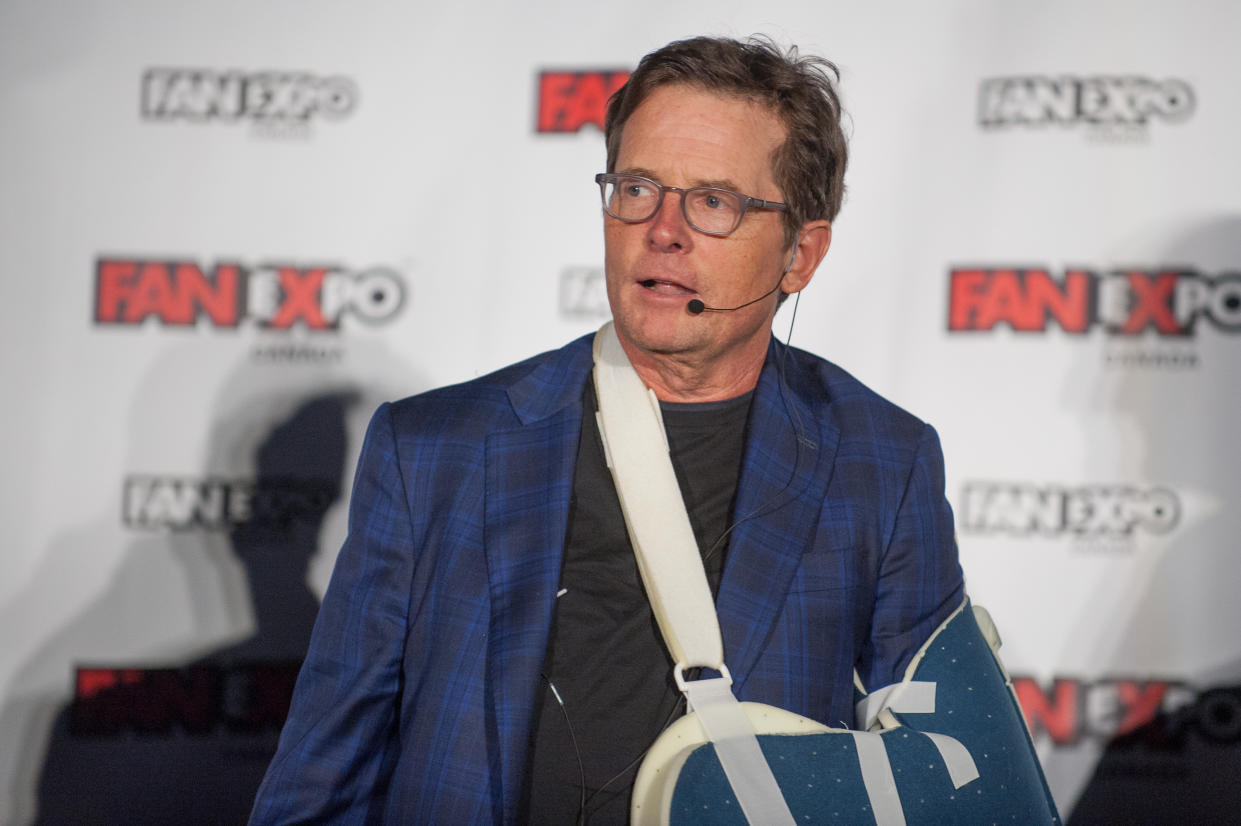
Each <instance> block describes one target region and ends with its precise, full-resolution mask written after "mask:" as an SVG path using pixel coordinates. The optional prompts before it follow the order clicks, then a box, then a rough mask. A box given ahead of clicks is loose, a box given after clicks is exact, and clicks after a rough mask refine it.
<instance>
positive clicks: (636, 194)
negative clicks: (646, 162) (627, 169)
mask: <svg viewBox="0 0 1241 826" xmlns="http://www.w3.org/2000/svg"><path fill="white" fill-rule="evenodd" d="M621 192H622V193H624V195H625V197H626V198H649V197H651V196H653V195H654V194H655V191H654V190H653V189H652V188H651V185H650V184H649V183H647V182H646V181H643V180H638V179H634V178H628V179H626V180H624V181H622V182H621Z"/></svg>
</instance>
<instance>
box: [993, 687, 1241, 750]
mask: <svg viewBox="0 0 1241 826" xmlns="http://www.w3.org/2000/svg"><path fill="white" fill-rule="evenodd" d="M1013 689H1014V690H1015V691H1016V693H1017V699H1018V700H1019V701H1020V703H1021V710H1022V712H1023V713H1024V714H1025V718H1026V722H1027V723H1028V724H1029V726H1030V730H1031V732H1032V733H1033V734H1034V736H1035V737H1036V738H1042V737H1046V738H1047V739H1048V740H1050V741H1051V742H1052V743H1053V744H1055V745H1057V746H1072V745H1076V744H1078V743H1081V742H1083V741H1096V742H1097V741H1104V740H1110V739H1113V738H1118V737H1126V738H1128V739H1131V740H1133V741H1135V743H1138V744H1141V745H1144V746H1146V747H1147V748H1148V749H1154V750H1156V751H1165V750H1166V751H1172V752H1179V751H1181V750H1183V749H1184V742H1185V739H1186V737H1187V736H1189V735H1191V734H1195V735H1197V736H1198V737H1201V738H1205V739H1206V740H1209V741H1211V742H1214V743H1219V744H1226V743H1238V742H1241V687H1238V686H1231V687H1226V686H1225V687H1221V686H1217V687H1214V688H1210V689H1206V690H1201V689H1195V688H1193V687H1190V686H1188V685H1186V684H1185V683H1182V682H1178V681H1174V680H1161V679H1151V678H1145V679H1134V678H1114V679H1101V680H1081V679H1075V678H1071V677H1057V678H1055V679H1054V680H1052V682H1051V683H1050V684H1046V685H1044V684H1041V683H1039V681H1038V680H1036V679H1034V678H1033V677H1028V676H1014V677H1013Z"/></svg>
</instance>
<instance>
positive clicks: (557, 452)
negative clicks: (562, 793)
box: [484, 336, 591, 823]
mask: <svg viewBox="0 0 1241 826" xmlns="http://www.w3.org/2000/svg"><path fill="white" fill-rule="evenodd" d="M590 345H591V341H590V337H589V336H587V337H584V338H581V339H578V340H577V341H574V342H572V343H571V344H569V345H568V346H566V347H565V348H563V349H561V350H559V351H556V352H555V353H551V354H547V355H545V356H542V357H539V358H538V359H536V361H535V364H534V367H533V369H530V370H529V371H528V372H527V373H525V375H523V376H521V377H519V378H518V379H517V380H516V381H514V382H513V383H512V384H511V385H510V386H509V388H508V391H507V392H508V399H509V403H510V404H511V405H512V407H513V411H514V413H515V414H516V417H517V421H518V425H517V426H516V427H513V428H510V429H507V430H499V431H496V432H493V433H491V434H490V435H489V436H488V437H487V447H486V459H485V461H486V493H485V497H486V505H485V517H484V518H485V527H484V532H485V536H486V541H485V553H486V559H487V577H488V587H489V591H490V594H491V619H490V623H489V629H488V640H487V645H488V657H487V677H486V680H487V692H488V697H489V702H488V704H487V708H488V714H489V715H490V719H489V720H488V726H487V729H488V739H489V740H490V741H491V742H490V743H489V748H488V752H489V754H490V762H491V773H492V776H493V777H498V778H499V785H498V787H497V786H493V787H492V793H493V796H492V813H493V819H494V820H495V821H496V822H502V823H515V822H517V821H518V820H519V819H520V817H521V814H522V812H521V805H522V794H523V792H524V775H525V767H526V764H527V762H528V759H529V755H528V751H529V743H530V740H529V737H530V731H531V728H532V726H533V725H534V718H533V710H534V708H535V706H536V705H537V703H536V698H537V696H538V691H539V690H540V683H539V674H540V671H541V670H542V668H543V660H544V658H545V656H546V651H547V640H548V637H549V635H550V633H551V622H552V615H553V611H554V607H555V601H556V589H557V587H558V586H559V581H560V566H561V562H562V559H563V556H564V540H565V531H566V528H567V525H568V519H569V501H570V497H571V496H572V492H573V470H574V461H575V458H576V455H577V445H578V437H579V434H580V433H581V424H582V408H581V400H582V390H583V388H584V386H585V382H586V379H587V376H588V375H589V373H590V368H591V353H590ZM518 369H520V368H518Z"/></svg>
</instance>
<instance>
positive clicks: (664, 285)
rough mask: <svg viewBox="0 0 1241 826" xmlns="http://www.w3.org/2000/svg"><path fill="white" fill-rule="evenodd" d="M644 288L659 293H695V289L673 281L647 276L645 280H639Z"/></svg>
mask: <svg viewBox="0 0 1241 826" xmlns="http://www.w3.org/2000/svg"><path fill="white" fill-rule="evenodd" d="M638 283H639V284H641V285H642V286H643V287H644V288H646V289H648V290H650V291H651V292H655V293H659V294H660V295H697V294H698V293H697V291H696V290H691V289H690V288H689V287H686V286H685V285H683V284H678V283H677V282H675V281H662V280H660V279H658V278H648V279H646V280H645V281H639V282H638Z"/></svg>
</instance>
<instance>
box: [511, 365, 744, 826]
mask: <svg viewBox="0 0 1241 826" xmlns="http://www.w3.org/2000/svg"><path fill="white" fill-rule="evenodd" d="M751 396H752V393H747V394H745V395H744V396H739V397H737V398H735V399H729V400H727V401H722V402H707V403H702V404H671V403H662V404H661V409H662V412H663V418H664V426H665V429H666V431H667V434H668V442H669V445H670V447H671V454H672V465H673V468H674V470H675V471H676V476H677V481H678V482H679V483H680V486H681V494H682V497H683V498H684V500H685V506H686V509H687V510H688V512H689V519H690V525H691V526H692V527H693V531H694V537H695V539H696V540H697V541H698V548H699V551H700V552H701V553H702V556H703V565H704V567H705V569H706V572H707V581H708V582H709V583H710V585H711V593H712V595H713V596H714V595H715V594H716V593H718V591H719V584H720V578H721V577H722V575H723V570H724V557H725V551H726V549H727V547H728V535H727V534H728V529H729V524H730V519H731V515H732V507H733V500H734V498H735V496H736V491H737V478H738V476H739V474H740V470H741V458H742V451H743V449H744V445H745V428H746V421H747V420H748V418H749V411H750V398H751ZM583 409H584V410H585V411H587V412H586V415H584V416H583V417H582V433H581V439H580V441H579V445H578V453H577V467H576V470H575V473H574V478H573V499H572V504H571V506H570V511H569V526H568V533H567V536H566V541H565V556H564V563H563V568H562V570H561V577H560V587H561V593H560V596H559V597H558V598H557V602H556V615H555V620H554V622H553V626H552V633H551V637H550V639H549V641H548V649H547V659H546V661H545V664H544V670H543V676H544V682H543V691H542V702H541V706H540V708H539V709H538V710H537V712H536V719H537V725H536V726H535V730H534V742H533V743H532V744H531V755H532V757H531V772H530V783H531V785H530V797H529V799H530V809H529V812H530V817H529V822H530V823H533V824H573V823H576V822H578V815H579V812H580V811H581V809H582V799H583V791H582V778H583V777H585V792H584V796H585V798H586V800H587V802H586V806H585V812H586V817H585V818H584V819H583V820H582V821H581V822H583V823H590V824H624V823H627V822H628V818H629V798H630V791H631V789H632V786H633V780H634V776H635V775H636V774H637V767H638V763H639V762H640V760H641V758H642V756H643V755H644V754H645V752H646V750H647V748H649V747H650V745H651V743H653V742H654V741H655V738H656V737H657V736H658V735H659V733H660V732H661V731H662V730H663V729H664V728H665V727H666V726H667V725H668V724H669V723H670V722H672V720H673V719H674V718H675V716H676V714H677V712H678V710H679V709H680V708H681V706H682V703H681V696H680V692H678V691H677V689H676V685H675V684H674V683H673V680H672V660H671V658H670V657H669V655H668V652H667V649H666V647H665V646H664V642H663V638H662V637H661V636H660V633H659V627H658V626H657V624H656V622H655V616H654V613H653V612H652V610H651V605H650V602H649V601H648V600H647V598H646V591H645V589H644V588H643V586H642V581H641V578H640V575H639V573H638V567H637V562H636V561H635V559H634V555H633V548H632V546H631V545H630V542H629V535H628V533H627V532H626V530H625V523H624V517H623V516H622V514H621V509H620V503H619V502H618V500H617V497H616V488H615V486H614V485H613V482H612V476H611V473H610V472H609V471H608V468H607V465H606V463H605V460H604V456H603V444H602V441H601V440H600V438H599V430H598V427H597V426H596V424H595V416H594V411H595V409H596V404H595V394H594V387H593V384H592V383H591V382H590V381H588V382H587V386H586V389H585V391H584V393H583ZM552 686H554V689H553V687H552ZM557 696H558V697H559V699H561V700H563V704H564V705H563V708H562V706H561V704H560V702H558V699H557ZM579 760H580V763H579ZM600 787H603V788H602V789H601V788H600Z"/></svg>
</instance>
